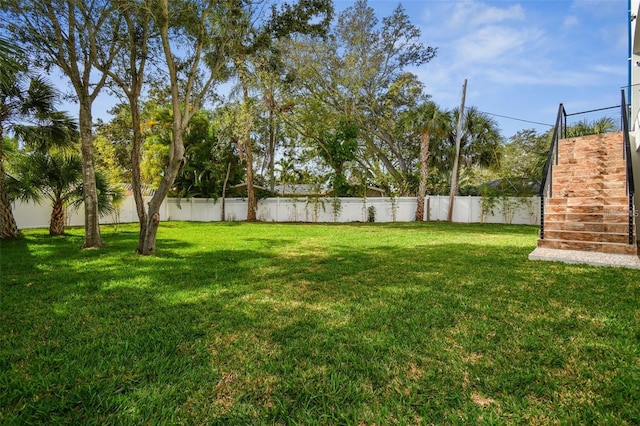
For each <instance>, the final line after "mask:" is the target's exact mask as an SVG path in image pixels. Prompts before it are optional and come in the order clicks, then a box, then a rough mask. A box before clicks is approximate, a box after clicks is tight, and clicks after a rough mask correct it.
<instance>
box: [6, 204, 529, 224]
mask: <svg viewBox="0 0 640 426" xmlns="http://www.w3.org/2000/svg"><path fill="white" fill-rule="evenodd" d="M425 204H426V207H427V209H426V212H425V220H428V221H445V220H447V214H448V212H449V197H445V196H429V197H427V200H426V203H425ZM483 204H484V209H483ZM415 212H416V198H415V197H396V198H338V199H334V198H331V197H329V198H266V199H262V200H259V202H258V219H259V220H261V221H264V222H368V221H370V220H373V221H375V222H411V221H413V220H414V217H415ZM539 212H540V199H539V198H538V197H530V198H529V197H526V198H515V197H513V198H490V199H487V198H485V199H483V198H482V197H456V199H455V204H454V214H453V221H454V222H460V223H478V222H485V223H508V224H511V223H513V224H525V225H538V224H539V223H540V220H539V215H540V213H539ZM13 214H14V216H15V218H16V221H17V223H18V227H19V228H20V229H26V228H42V227H48V226H49V216H50V214H51V207H50V206H49V205H46V204H43V205H37V204H33V203H21V202H16V203H14V204H13ZM246 218H247V201H246V199H241V198H227V199H226V200H225V220H227V221H239V220H245V219H246ZM160 220H163V221H167V220H169V221H170V220H179V221H192V222H217V221H221V220H222V200H217V201H214V200H208V199H196V198H192V199H182V200H177V199H172V198H170V199H167V200H165V202H164V203H163V204H162V207H161V209H160ZM137 221H138V216H137V214H136V208H135V202H134V200H133V197H127V198H125V200H124V202H123V203H122V205H121V206H120V208H119V211H118V214H116V215H109V216H105V217H102V218H101V220H100V223H103V224H112V223H129V222H137ZM67 224H68V225H70V226H81V225H83V224H84V210H83V209H82V208H80V209H78V210H76V211H73V210H70V211H68V212H67Z"/></svg>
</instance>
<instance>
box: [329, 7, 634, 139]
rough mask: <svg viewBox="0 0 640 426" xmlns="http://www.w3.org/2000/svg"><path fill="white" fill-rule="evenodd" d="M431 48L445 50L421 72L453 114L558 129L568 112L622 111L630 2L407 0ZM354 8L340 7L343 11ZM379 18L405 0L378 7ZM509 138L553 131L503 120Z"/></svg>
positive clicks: (430, 89)
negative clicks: (559, 117) (471, 112)
mask: <svg viewBox="0 0 640 426" xmlns="http://www.w3.org/2000/svg"><path fill="white" fill-rule="evenodd" d="M401 3H402V5H403V7H404V8H405V9H406V10H407V12H408V14H409V16H410V17H411V20H412V22H413V23H414V24H415V25H418V26H419V27H420V28H421V29H422V41H423V43H424V44H425V45H431V46H434V47H437V48H438V56H437V57H436V58H435V59H434V60H433V61H431V62H430V63H428V64H426V65H423V66H421V67H420V68H418V69H414V70H412V71H413V72H414V73H416V74H417V75H418V76H419V77H420V80H421V81H422V82H423V83H424V84H425V85H426V91H427V93H430V94H431V95H432V99H433V100H434V101H435V102H436V103H437V104H439V105H440V106H442V107H444V108H457V107H458V105H459V103H460V97H461V93H462V84H463V82H464V79H465V78H466V79H467V80H468V87H467V98H466V103H467V105H473V106H476V107H477V108H478V109H479V110H481V111H484V112H488V113H493V114H498V115H503V116H508V117H515V118H519V119H523V120H529V121H535V122H541V123H550V124H553V123H554V122H555V117H556V114H557V111H558V104H560V103H563V104H564V105H565V108H566V110H567V112H568V113H572V112H581V111H587V110H591V109H597V108H604V107H609V106H614V105H619V104H620V89H621V88H622V86H626V85H627V84H628V60H627V58H628V42H627V39H628V36H627V31H628V18H627V16H628V15H627V14H628V2H627V0H521V1H511V0H502V1H495V0H494V1H479V0H478V1H463V0H404V1H402V2H401ZM350 4H352V2H348V1H336V2H335V6H336V10H337V11H340V10H343V9H344V8H346V7H348V6H349V5H350ZM369 5H370V6H372V7H373V8H374V9H375V10H376V11H377V14H378V17H379V18H382V17H384V16H388V15H389V14H390V13H391V12H392V11H393V9H394V8H395V7H396V6H397V5H398V2H397V1H383V0H377V1H376V0H369ZM494 118H495V119H496V120H497V122H498V123H499V125H500V128H501V129H502V132H503V135H504V136H505V137H509V136H511V135H513V134H514V133H515V132H517V131H518V130H521V129H528V128H534V129H536V130H538V131H540V132H542V131H545V130H546V129H548V127H547V126H543V125H536V124H532V123H526V122H520V121H516V120H510V119H505V118H501V117H497V116H494Z"/></svg>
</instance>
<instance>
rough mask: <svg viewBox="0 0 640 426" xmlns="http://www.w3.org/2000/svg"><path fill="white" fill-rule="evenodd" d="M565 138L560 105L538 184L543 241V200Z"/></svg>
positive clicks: (564, 123)
mask: <svg viewBox="0 0 640 426" xmlns="http://www.w3.org/2000/svg"><path fill="white" fill-rule="evenodd" d="M566 136H567V112H566V111H565V109H564V105H562V104H560V106H559V107H558V116H557V118H556V126H555V128H554V129H553V137H552V138H551V145H550V146H549V155H548V156H547V162H546V163H545V164H544V171H543V172H542V181H541V182H540V190H539V191H538V195H539V196H540V239H541V240H544V199H545V194H546V196H547V197H551V195H552V194H551V189H552V188H551V187H552V185H551V184H552V172H553V165H554V163H555V164H558V145H559V141H560V139H564V138H566Z"/></svg>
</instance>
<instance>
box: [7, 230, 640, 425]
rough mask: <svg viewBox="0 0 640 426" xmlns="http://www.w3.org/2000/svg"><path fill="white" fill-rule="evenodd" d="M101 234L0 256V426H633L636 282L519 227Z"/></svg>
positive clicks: (44, 238) (639, 365)
mask: <svg viewBox="0 0 640 426" xmlns="http://www.w3.org/2000/svg"><path fill="white" fill-rule="evenodd" d="M102 231H103V238H104V240H105V243H106V244H107V246H108V248H107V249H105V250H89V251H80V250H79V247H80V246H81V245H82V240H83V230H82V229H77V228H71V229H69V230H68V233H69V235H67V236H66V237H62V238H51V237H49V236H48V235H47V231H46V230H31V231H26V232H25V238H24V239H23V240H21V241H16V242H2V246H1V264H0V266H1V268H2V269H1V270H0V273H1V275H0V278H1V288H0V290H1V293H0V424H3V425H5V424H9V425H10V424H54V423H67V424H118V425H126V424H149V425H156V424H188V425H190V424H242V425H244V424H304V425H307V424H353V425H360V424H366V425H373V424H377V425H385V424H430V423H435V424H476V423H480V424H548V423H559V424H584V423H595V424H638V423H640V271H634V270H627V269H614V268H597V267H589V266H577V265H565V264H556V263H548V262H531V261H528V260H527V255H528V254H529V253H530V252H531V251H532V250H533V249H534V247H535V242H536V233H537V229H536V228H534V227H529V226H505V225H480V224H476V225H457V224H447V223H427V224H415V223H407V224H353V225H291V224H247V223H217V224H203V223H201V224H197V223H179V222H170V223H164V224H163V225H162V226H161V229H160V232H159V239H158V251H159V254H158V255H157V256H153V257H140V256H138V255H136V254H134V253H133V250H134V248H135V245H136V241H137V232H136V226H134V225H124V226H120V227H118V228H117V229H114V228H113V227H112V226H105V227H103V230H102Z"/></svg>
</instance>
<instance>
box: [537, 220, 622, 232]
mask: <svg viewBox="0 0 640 426" xmlns="http://www.w3.org/2000/svg"><path fill="white" fill-rule="evenodd" d="M544 230H545V233H546V232H547V231H548V230H549V231H585V232H611V233H615V234H625V233H627V234H628V232H629V223H628V222H625V223H602V222H565V221H553V220H550V221H547V220H545V222H544Z"/></svg>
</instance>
